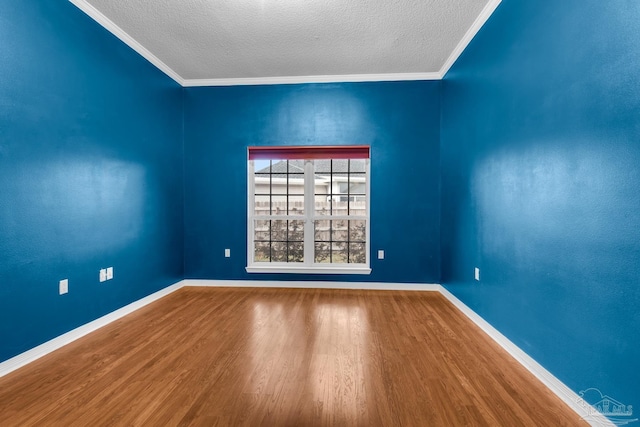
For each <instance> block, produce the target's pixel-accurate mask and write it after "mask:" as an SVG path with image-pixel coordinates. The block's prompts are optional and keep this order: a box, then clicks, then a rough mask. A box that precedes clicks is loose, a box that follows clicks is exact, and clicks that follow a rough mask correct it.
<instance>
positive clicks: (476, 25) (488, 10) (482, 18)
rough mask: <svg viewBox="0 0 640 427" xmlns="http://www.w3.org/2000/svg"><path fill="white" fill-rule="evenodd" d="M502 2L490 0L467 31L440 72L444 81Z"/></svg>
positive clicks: (500, 0)
mask: <svg viewBox="0 0 640 427" xmlns="http://www.w3.org/2000/svg"><path fill="white" fill-rule="evenodd" d="M501 2H502V0H489V3H487V4H486V5H485V7H484V9H482V12H480V15H478V17H477V18H476V20H475V21H474V22H473V24H472V25H471V27H470V28H469V29H468V30H467V32H466V33H465V35H464V36H463V37H462V40H460V42H459V43H458V45H457V46H456V47H455V49H453V52H451V55H449V58H447V60H446V61H445V62H444V65H443V66H442V68H441V69H440V72H438V74H439V75H440V78H441V79H444V76H445V75H446V74H447V72H448V71H449V69H450V68H451V66H452V65H453V64H454V63H455V62H456V61H457V60H458V58H459V57H460V55H462V52H464V50H465V49H466V48H467V46H468V45H469V43H471V40H473V38H474V37H475V36H476V34H477V33H478V31H480V29H481V28H482V26H483V25H484V24H485V22H487V20H488V19H489V18H490V17H491V15H493V12H494V11H495V10H496V8H497V7H498V5H500V3H501Z"/></svg>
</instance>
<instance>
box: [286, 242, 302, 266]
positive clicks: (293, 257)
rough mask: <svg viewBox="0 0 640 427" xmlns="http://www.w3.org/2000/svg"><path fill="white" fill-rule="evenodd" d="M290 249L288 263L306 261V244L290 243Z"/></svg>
mask: <svg viewBox="0 0 640 427" xmlns="http://www.w3.org/2000/svg"><path fill="white" fill-rule="evenodd" d="M288 249H289V253H288V262H302V261H303V260H304V243H302V242H294V243H289V246H288Z"/></svg>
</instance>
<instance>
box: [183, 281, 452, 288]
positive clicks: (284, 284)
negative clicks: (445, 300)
mask: <svg viewBox="0 0 640 427" xmlns="http://www.w3.org/2000/svg"><path fill="white" fill-rule="evenodd" d="M182 282H183V286H200V287H220V288H225V287H228V288H298V289H364V290H377V291H439V290H440V288H441V286H440V285H437V284H428V283H373V282H315V281H311V282H305V281H298V280H292V281H286V280H200V279H185V280H183V281H182Z"/></svg>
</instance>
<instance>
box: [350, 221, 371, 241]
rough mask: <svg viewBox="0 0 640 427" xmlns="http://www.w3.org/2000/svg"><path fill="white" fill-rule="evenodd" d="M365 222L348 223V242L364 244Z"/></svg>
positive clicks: (365, 235)
mask: <svg viewBox="0 0 640 427" xmlns="http://www.w3.org/2000/svg"><path fill="white" fill-rule="evenodd" d="M366 227H367V226H366V221H354V220H352V221H349V241H351V242H365V241H366V237H367V234H366V230H367V228H366Z"/></svg>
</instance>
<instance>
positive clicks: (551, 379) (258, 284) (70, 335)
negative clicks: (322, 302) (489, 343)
mask: <svg viewBox="0 0 640 427" xmlns="http://www.w3.org/2000/svg"><path fill="white" fill-rule="evenodd" d="M183 287H228V288H233V287H236V288H241V287H247V288H299V289H300V288H302V289H361V290H380V291H382V290H395V291H399V290H402V291H427V292H440V294H442V295H443V296H444V297H445V298H446V299H447V300H448V301H449V302H451V304H453V305H454V306H455V307H456V308H457V309H458V310H460V312H462V314H464V315H465V316H466V317H467V318H468V319H469V320H471V321H472V322H473V323H475V324H476V325H477V326H478V327H479V328H480V329H482V331H483V332H485V333H486V334H487V335H488V336H489V337H490V338H491V339H493V341H494V342H496V343H497V344H498V345H499V346H500V347H502V348H503V349H504V350H505V351H507V352H508V353H509V354H510V355H511V356H512V357H513V358H514V359H515V360H516V361H517V362H518V363H520V364H521V365H522V366H523V367H524V368H525V369H527V370H528V371H529V372H531V373H532V374H533V375H534V376H535V377H536V378H538V380H540V381H541V382H542V383H543V384H544V385H545V386H546V387H547V388H548V389H549V390H551V392H553V393H554V394H555V395H556V396H558V397H559V398H560V399H561V400H562V401H563V402H565V403H566V404H567V405H568V406H569V407H570V408H571V409H572V410H573V411H575V412H576V413H577V414H578V415H580V416H581V417H583V418H584V419H585V421H588V422H589V424H591V425H592V426H599V427H604V426H606V427H614V426H615V425H614V424H613V423H612V422H611V421H610V420H609V419H607V418H606V417H604V416H603V415H602V414H600V413H598V412H595V410H594V409H593V408H591V407H589V408H585V407H584V406H582V405H580V402H581V398H580V396H578V395H577V394H576V393H575V392H574V391H573V390H571V389H570V388H569V387H567V386H566V385H565V384H564V383H562V381H560V380H559V379H557V378H556V377H555V376H554V375H553V374H551V372H549V371H547V370H546V369H545V368H544V367H542V365H540V364H539V363H538V362H536V361H535V360H534V359H533V358H531V356H529V355H528V354H527V353H525V352H524V351H523V350H522V349H520V347H518V346H517V345H515V344H514V343H513V342H511V341H510V340H509V339H508V338H507V337H505V336H504V335H502V334H501V333H500V332H499V331H498V330H497V329H496V328H494V327H493V326H491V325H490V324H489V323H488V322H487V321H486V320H484V319H483V318H482V317H480V315H478V314H477V313H476V312H474V311H473V310H471V309H470V308H469V307H468V306H466V305H465V304H464V303H463V302H462V301H460V300H459V299H458V298H456V297H455V296H454V295H453V294H452V293H451V292H449V291H448V290H447V289H446V288H445V287H444V286H442V285H439V284H428V283H374V282H314V281H275V280H274V281H262V280H198V279H185V280H182V281H180V282H177V283H175V284H173V285H171V286H168V287H166V288H164V289H161V290H159V291H158V292H155V293H153V294H151V295H149V296H147V297H144V298H142V299H140V300H138V301H135V302H133V303H131V304H129V305H126V306H124V307H122V308H120V309H118V310H116V311H113V312H111V313H109V314H107V315H105V316H102V317H100V318H99V319H96V320H94V321H92V322H89V323H87V324H85V325H83V326H80V327H78V328H76V329H74V330H72V331H69V332H67V333H66V334H63V335H60V336H59V337H57V338H54V339H52V340H50V341H47V342H46V343H44V344H41V345H39V346H37V347H34V348H32V349H31V350H28V351H26V352H24V353H21V354H19V355H17V356H15V357H13V358H11V359H9V360H6V361H4V362H2V363H0V377H2V376H4V375H7V374H8V373H10V372H13V371H15V370H16V369H18V368H21V367H23V366H25V365H27V364H28V363H30V362H33V361H34V360H36V359H39V358H41V357H42V356H45V355H46V354H49V353H51V352H53V351H55V350H57V349H59V348H61V347H63V346H65V345H67V344H69V343H71V342H73V341H75V340H77V339H78V338H81V337H83V336H85V335H87V334H89V333H91V332H93V331H95V330H97V329H99V328H101V327H103V326H106V325H108V324H109V323H111V322H113V321H115V320H118V319H120V318H122V317H124V316H126V315H127V314H130V313H132V312H134V311H136V310H138V309H140V308H142V307H144V306H145V305H148V304H150V303H152V302H154V301H156V300H158V299H160V298H162V297H164V296H166V295H169V294H171V293H172V292H175V291H177V290H178V289H180V288H183Z"/></svg>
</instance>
